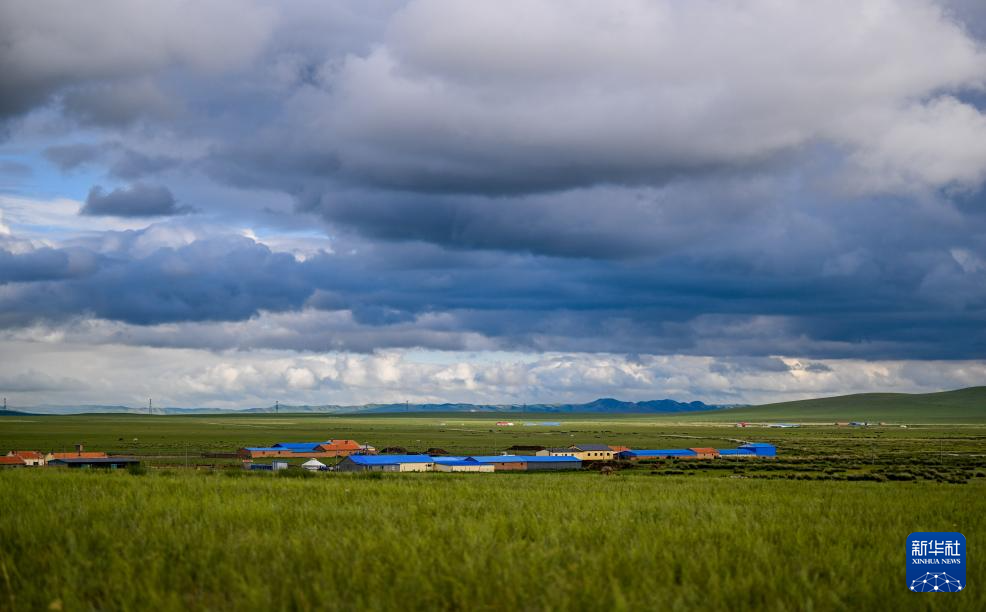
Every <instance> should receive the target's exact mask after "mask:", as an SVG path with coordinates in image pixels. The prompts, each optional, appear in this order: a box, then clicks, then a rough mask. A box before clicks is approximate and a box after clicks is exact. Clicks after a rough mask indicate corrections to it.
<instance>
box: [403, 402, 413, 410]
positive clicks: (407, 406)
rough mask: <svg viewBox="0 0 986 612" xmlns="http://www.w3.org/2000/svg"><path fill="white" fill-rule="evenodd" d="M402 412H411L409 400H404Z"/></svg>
mask: <svg viewBox="0 0 986 612" xmlns="http://www.w3.org/2000/svg"><path fill="white" fill-rule="evenodd" d="M404 412H411V402H409V401H408V400H404Z"/></svg>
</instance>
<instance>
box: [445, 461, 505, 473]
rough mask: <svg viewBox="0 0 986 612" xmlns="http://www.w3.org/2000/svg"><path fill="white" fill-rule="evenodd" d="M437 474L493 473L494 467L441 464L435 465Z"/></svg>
mask: <svg viewBox="0 0 986 612" xmlns="http://www.w3.org/2000/svg"><path fill="white" fill-rule="evenodd" d="M435 471H436V472H492V471H493V466H492V465H487V464H478V463H477V464H476V465H444V464H441V463H436V464H435Z"/></svg>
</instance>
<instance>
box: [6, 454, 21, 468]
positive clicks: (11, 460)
mask: <svg viewBox="0 0 986 612" xmlns="http://www.w3.org/2000/svg"><path fill="white" fill-rule="evenodd" d="M21 467H27V464H26V463H24V460H23V459H21V458H20V457H10V456H7V457H0V468H21Z"/></svg>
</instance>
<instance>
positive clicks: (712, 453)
mask: <svg viewBox="0 0 986 612" xmlns="http://www.w3.org/2000/svg"><path fill="white" fill-rule="evenodd" d="M688 450H690V451H692V452H694V453H695V457H696V458H697V459H715V458H716V457H718V456H719V451H717V450H716V449H714V448H690V449H688Z"/></svg>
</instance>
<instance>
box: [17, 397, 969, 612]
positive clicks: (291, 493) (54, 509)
mask: <svg viewBox="0 0 986 612" xmlns="http://www.w3.org/2000/svg"><path fill="white" fill-rule="evenodd" d="M501 418H502V417H501V416H500V415H491V414H468V415H461V414H459V415H378V416H360V417H352V416H347V417H333V416H314V415H239V416H220V417H217V416H195V417H181V416H169V417H147V416H118V415H113V416H75V417H34V416H32V417H6V418H2V419H0V452H5V451H6V450H7V449H12V448H18V449H37V450H62V449H69V448H71V446H72V444H74V443H77V442H82V443H84V444H85V445H86V447H87V448H89V449H93V450H107V451H110V452H114V453H125V454H131V455H135V456H138V457H141V458H143V459H144V464H145V466H149V469H147V470H144V472H145V473H140V474H131V473H127V472H122V471H121V472H98V471H94V472H87V471H69V470H60V469H54V468H52V469H23V470H2V471H0V610H38V609H41V610H43V609H48V608H49V606H51V605H52V604H54V606H53V607H54V609H58V608H59V606H60V607H61V609H64V610H131V609H141V610H144V609H155V610H157V609H164V610H171V609H173V610H180V609H195V610H210V609H219V610H253V609H296V610H307V609H312V610H316V609H319V610H470V611H471V610H596V609H613V610H630V609H633V610H689V609H697V608H701V609H725V608H728V609H736V610H842V609H864V610H876V609H894V608H898V609H900V608H904V609H912V608H914V609H939V608H941V609H968V610H979V609H986V596H984V595H983V593H984V590H983V589H982V588H979V587H978V585H981V584H983V582H984V581H986V573H984V568H986V566H983V565H982V564H977V563H976V562H975V559H976V558H977V553H976V552H975V551H976V550H977V548H978V547H979V546H981V542H982V541H983V539H984V536H986V524H984V523H986V513H984V512H983V508H984V506H983V503H982V499H983V496H984V494H986V425H984V424H983V423H982V421H980V422H979V423H967V424H947V423H938V424H926V425H912V426H909V427H908V428H906V429H904V428H900V427H899V426H892V427H891V426H887V427H869V428H845V427H835V426H832V425H818V426H808V427H802V428H797V429H771V428H764V427H749V428H736V427H733V426H731V425H729V424H728V423H727V422H721V423H714V422H708V421H699V420H696V419H697V418H698V417H697V416H694V417H689V416H686V415H674V416H671V417H663V416H662V417H653V416H649V415H621V416H609V415H566V416H564V417H560V418H554V417H552V420H561V426H560V427H551V428H543V427H522V426H515V427H497V426H496V425H495V422H496V421H497V420H499V419H501ZM511 418H512V419H513V420H515V421H518V422H521V421H523V420H524V419H522V418H517V417H516V416H513V417H511ZM532 420H544V415H538V416H536V417H534V418H533V419H532ZM330 437H331V438H354V439H357V440H360V441H361V442H369V443H371V444H373V445H375V446H377V447H378V448H383V447H386V446H402V447H406V448H408V449H411V450H417V451H424V450H426V449H428V448H430V447H440V448H444V449H446V450H448V451H450V452H453V453H463V454H470V453H488V452H494V451H498V450H503V449H506V448H508V447H509V446H512V445H514V444H526V445H535V444H538V445H545V446H565V445H568V444H571V443H575V442H583V443H584V442H595V443H606V444H627V445H629V446H632V447H637V448H643V447H662V448H683V447H689V446H716V447H732V446H735V445H736V444H738V443H739V442H740V441H767V442H772V443H774V444H776V445H777V446H778V450H779V453H780V455H779V456H778V458H777V459H775V460H733V461H730V460H725V459H724V460H719V461H674V460H669V461H658V462H654V463H641V464H637V465H635V466H633V467H629V466H624V468H625V469H621V470H619V471H617V473H615V474H614V475H611V476H603V475H601V474H599V473H598V472H595V471H583V472H576V473H554V474H509V473H500V474H467V475H461V474H459V475H454V474H394V475H374V477H367V476H364V475H352V474H332V473H328V474H316V475H309V474H303V473H301V472H300V470H289V471H288V473H286V474H277V475H274V474H270V473H266V474H265V473H247V472H245V471H244V470H242V469H240V468H239V467H238V461H236V460H232V459H216V458H210V457H206V456H203V454H205V453H215V452H230V451H232V450H235V449H236V448H238V447H240V446H244V445H253V444H257V445H261V444H270V443H273V442H277V441H302V440H320V439H327V438H330ZM186 465H187V466H189V467H198V468H199V469H195V470H193V469H187V470H186V469H182V468H184V467H185V466H186ZM377 476H381V477H377ZM925 530H926V531H945V530H956V531H961V532H962V533H963V534H965V536H966V538H967V541H968V543H969V547H970V549H971V551H970V554H969V559H970V563H969V575H968V583H969V584H970V587H969V589H968V590H966V591H963V592H962V593H959V594H956V595H924V594H913V593H910V592H908V591H907V590H906V586H905V581H904V554H905V551H904V540H905V538H906V536H907V534H909V533H911V532H913V531H925Z"/></svg>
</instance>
